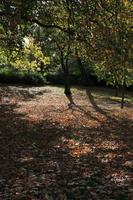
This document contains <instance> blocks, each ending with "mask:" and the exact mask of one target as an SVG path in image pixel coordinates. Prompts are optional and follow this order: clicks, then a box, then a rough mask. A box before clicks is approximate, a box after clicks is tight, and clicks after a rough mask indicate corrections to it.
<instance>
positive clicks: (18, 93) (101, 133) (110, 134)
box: [0, 86, 133, 200]
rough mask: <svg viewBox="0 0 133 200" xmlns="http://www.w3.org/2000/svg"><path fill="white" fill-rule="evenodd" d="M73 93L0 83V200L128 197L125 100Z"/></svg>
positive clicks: (130, 132)
mask: <svg viewBox="0 0 133 200" xmlns="http://www.w3.org/2000/svg"><path fill="white" fill-rule="evenodd" d="M73 92H74V95H73V99H74V102H75V105H70V104H69V101H68V99H67V98H66V97H65V96H64V94H63V89H62V88H57V87H51V86H47V87H40V88H37V87H21V86H18V87H15V86H0V94H1V95H0V200H132V199H133V187H132V186H133V173H132V172H133V171H132V169H133V151H132V147H133V110H132V103H131V102H130V103H129V101H128V103H127V104H126V107H125V109H124V110H123V111H121V110H120V109H119V103H118V101H117V100H119V99H115V98H113V96H111V97H109V94H110V92H111V91H108V90H107V89H101V88H99V89H95V90H92V88H91V89H90V88H87V89H81V88H79V89H73ZM128 99H131V98H129V97H128Z"/></svg>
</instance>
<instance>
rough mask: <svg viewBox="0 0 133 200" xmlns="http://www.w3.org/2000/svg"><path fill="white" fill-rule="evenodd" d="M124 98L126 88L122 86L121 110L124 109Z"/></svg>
mask: <svg viewBox="0 0 133 200" xmlns="http://www.w3.org/2000/svg"><path fill="white" fill-rule="evenodd" d="M124 98H125V86H124V85H123V86H122V94H121V109H123V108H124Z"/></svg>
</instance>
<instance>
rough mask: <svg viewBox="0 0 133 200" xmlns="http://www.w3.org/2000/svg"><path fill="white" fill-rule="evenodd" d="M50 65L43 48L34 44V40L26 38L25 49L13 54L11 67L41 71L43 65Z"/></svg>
mask: <svg viewBox="0 0 133 200" xmlns="http://www.w3.org/2000/svg"><path fill="white" fill-rule="evenodd" d="M49 63H50V60H49V58H48V57H46V56H44V54H43V52H42V51H41V47H40V46H39V45H37V44H36V43H35V42H34V39H33V38H26V40H25V45H24V48H23V49H22V50H21V52H19V49H17V51H13V52H12V58H11V65H12V66H14V67H15V68H18V69H24V70H26V69H27V70H29V71H38V72H39V71H41V68H40V67H41V65H44V66H45V65H47V64H49Z"/></svg>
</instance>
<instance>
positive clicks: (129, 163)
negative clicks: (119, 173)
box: [123, 161, 133, 167]
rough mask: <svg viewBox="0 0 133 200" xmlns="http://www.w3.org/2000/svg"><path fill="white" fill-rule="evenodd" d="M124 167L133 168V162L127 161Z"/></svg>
mask: <svg viewBox="0 0 133 200" xmlns="http://www.w3.org/2000/svg"><path fill="white" fill-rule="evenodd" d="M123 166H125V167H133V161H125V162H124V163H123Z"/></svg>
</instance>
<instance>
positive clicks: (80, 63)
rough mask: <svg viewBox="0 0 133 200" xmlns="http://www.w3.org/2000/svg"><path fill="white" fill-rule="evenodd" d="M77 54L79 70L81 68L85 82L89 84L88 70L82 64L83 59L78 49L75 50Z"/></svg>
mask: <svg viewBox="0 0 133 200" xmlns="http://www.w3.org/2000/svg"><path fill="white" fill-rule="evenodd" d="M75 54H76V58H77V64H78V66H79V70H80V73H81V76H82V80H83V83H84V84H87V85H89V77H88V74H87V72H86V70H85V68H84V66H83V64H82V61H81V59H80V57H79V55H78V51H77V50H76V51H75Z"/></svg>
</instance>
